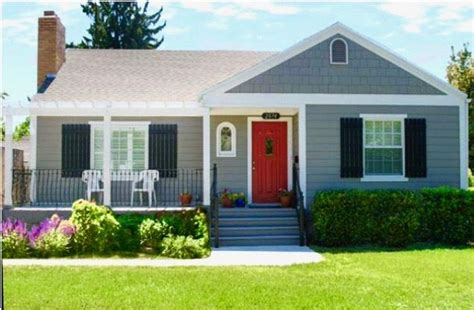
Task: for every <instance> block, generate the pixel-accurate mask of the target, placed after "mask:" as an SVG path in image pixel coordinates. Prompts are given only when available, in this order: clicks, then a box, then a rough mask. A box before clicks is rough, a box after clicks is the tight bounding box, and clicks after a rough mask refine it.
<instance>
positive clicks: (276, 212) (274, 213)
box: [219, 208, 296, 218]
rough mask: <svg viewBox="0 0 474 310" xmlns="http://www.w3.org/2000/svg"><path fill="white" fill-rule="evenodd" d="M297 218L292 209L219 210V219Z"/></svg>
mask: <svg viewBox="0 0 474 310" xmlns="http://www.w3.org/2000/svg"><path fill="white" fill-rule="evenodd" d="M292 216H294V217H296V210H295V209H290V208H288V209H287V208H265V209H263V208H262V209H250V208H228V209H226V208H221V209H219V218H236V217H247V218H248V217H292Z"/></svg>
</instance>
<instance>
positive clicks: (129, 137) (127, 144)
mask: <svg viewBox="0 0 474 310" xmlns="http://www.w3.org/2000/svg"><path fill="white" fill-rule="evenodd" d="M111 131H112V132H111V160H112V161H111V166H110V168H111V169H112V170H125V169H126V170H143V169H147V168H148V160H147V157H148V156H147V154H148V123H146V124H141V123H134V124H132V123H126V122H122V123H121V122H116V123H112V128H111ZM91 145H92V148H91V153H92V156H91V159H92V164H91V167H92V169H102V167H103V165H104V162H103V158H104V129H103V123H95V124H93V126H92V142H91Z"/></svg>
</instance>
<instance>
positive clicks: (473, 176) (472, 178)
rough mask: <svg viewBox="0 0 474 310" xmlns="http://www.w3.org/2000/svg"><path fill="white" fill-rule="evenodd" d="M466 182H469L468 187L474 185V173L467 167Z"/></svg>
mask: <svg viewBox="0 0 474 310" xmlns="http://www.w3.org/2000/svg"><path fill="white" fill-rule="evenodd" d="M467 171H468V182H469V187H474V174H472V170H471V169H468V170H467Z"/></svg>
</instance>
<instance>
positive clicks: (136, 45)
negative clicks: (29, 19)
mask: <svg viewBox="0 0 474 310" xmlns="http://www.w3.org/2000/svg"><path fill="white" fill-rule="evenodd" d="M81 7H82V11H83V12H84V13H85V14H86V15H87V16H88V17H89V18H90V19H91V20H92V24H91V25H90V27H89V29H88V30H87V33H88V34H89V36H88V37H87V36H84V37H83V39H82V42H81V43H79V44H78V45H74V44H73V43H71V44H68V45H67V47H75V48H112V49H156V48H158V47H159V46H160V45H161V43H163V40H164V37H163V36H161V38H160V39H157V36H158V35H159V33H160V32H161V31H162V30H163V29H164V28H165V26H166V21H165V22H164V23H162V24H160V23H159V21H160V18H161V14H162V12H163V7H161V8H160V10H158V11H157V12H156V13H153V14H151V15H148V13H147V12H148V1H147V2H145V5H144V6H143V8H141V7H140V6H138V4H137V3H136V2H135V1H134V2H120V1H107V2H92V1H89V2H87V4H82V5H81Z"/></svg>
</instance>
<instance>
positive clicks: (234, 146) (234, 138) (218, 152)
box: [216, 122, 237, 157]
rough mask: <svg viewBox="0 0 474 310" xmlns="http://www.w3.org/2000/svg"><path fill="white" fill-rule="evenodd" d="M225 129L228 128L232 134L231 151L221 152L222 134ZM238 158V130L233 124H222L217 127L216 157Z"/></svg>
mask: <svg viewBox="0 0 474 310" xmlns="http://www.w3.org/2000/svg"><path fill="white" fill-rule="evenodd" d="M224 127H228V128H229V129H230V132H231V139H232V141H231V143H232V145H231V150H230V151H222V150H221V133H222V129H223V128H224ZM236 156H237V129H235V126H234V124H232V123H231V122H222V123H220V124H219V125H218V126H217V129H216V157H236Z"/></svg>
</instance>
